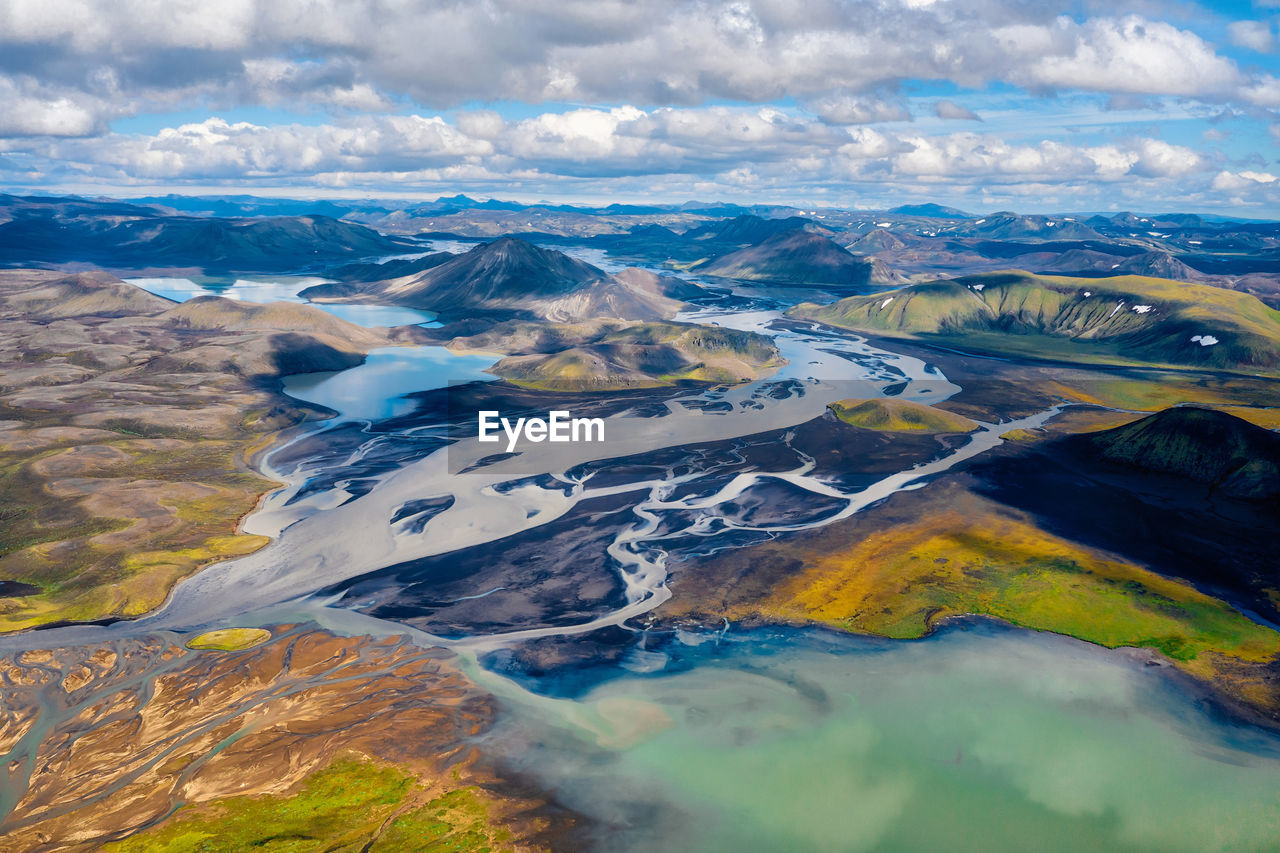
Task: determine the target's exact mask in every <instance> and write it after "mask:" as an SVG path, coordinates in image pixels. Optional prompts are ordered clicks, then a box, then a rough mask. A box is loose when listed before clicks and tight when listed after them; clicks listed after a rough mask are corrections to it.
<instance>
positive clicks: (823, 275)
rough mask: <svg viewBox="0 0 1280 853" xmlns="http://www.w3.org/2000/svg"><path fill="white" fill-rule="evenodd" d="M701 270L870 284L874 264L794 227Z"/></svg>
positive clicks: (803, 282) (845, 284) (813, 281)
mask: <svg viewBox="0 0 1280 853" xmlns="http://www.w3.org/2000/svg"><path fill="white" fill-rule="evenodd" d="M696 269H697V271H698V272H700V273H707V274H709V275H719V276H724V277H726V278H741V279H749V280H753V281H772V282H779V283H782V284H794V285H801V286H805V285H808V286H828V285H836V286H839V287H842V288H857V287H864V286H866V285H867V284H868V283H869V282H870V280H871V264H870V263H869V262H867V261H866V260H865V259H863V258H859V257H857V256H855V255H852V254H850V253H849V252H848V251H846V250H845V249H843V248H841V247H840V246H838V245H836V244H835V243H834V242H832V241H831V240H828V239H827V238H826V237H823V236H822V235H820V234H814V233H812V232H810V231H804V230H802V229H799V228H793V229H791V230H790V231H783V232H781V233H779V234H774V235H773V236H772V237H769V238H768V239H766V240H764V241H762V242H760V243H759V244H757V245H755V246H750V247H748V248H745V249H739V250H738V251H736V252H730V253H729V254H727V255H721V256H720V257H718V258H714V259H712V260H711V261H709V262H708V263H706V264H703V265H700V266H698V267H696Z"/></svg>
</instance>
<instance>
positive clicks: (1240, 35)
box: [1227, 21, 1276, 53]
mask: <svg viewBox="0 0 1280 853" xmlns="http://www.w3.org/2000/svg"><path fill="white" fill-rule="evenodd" d="M1227 35H1228V36H1230V37H1231V43H1232V44H1235V45H1238V46H1240V47H1247V48H1249V49H1250V50H1256V51H1258V52H1259V53H1269V52H1270V51H1271V49H1272V48H1274V47H1275V44H1276V40H1275V36H1274V35H1273V34H1272V32H1271V25H1270V24H1269V23H1267V22H1266V21H1232V22H1231V23H1230V24H1227Z"/></svg>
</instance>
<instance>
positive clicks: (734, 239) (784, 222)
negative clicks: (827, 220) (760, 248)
mask: <svg viewBox="0 0 1280 853" xmlns="http://www.w3.org/2000/svg"><path fill="white" fill-rule="evenodd" d="M813 227H817V223H815V222H814V221H813V220H812V219H805V218H804V217H802V216H788V217H787V218H785V219H762V218H761V217H759V216H754V215H752V214H749V213H748V214H743V215H741V216H735V217H734V218H733V219H724V220H721V221H719V222H711V223H708V224H706V225H701V226H699V227H697V228H694V229H692V230H690V231H686V232H685V235H684V236H685V239H687V240H709V241H711V242H715V243H736V244H739V245H747V244H755V243H759V242H761V241H763V240H767V239H768V238H770V237H772V236H774V235H775V234H781V233H782V232H784V231H793V230H796V229H807V228H813Z"/></svg>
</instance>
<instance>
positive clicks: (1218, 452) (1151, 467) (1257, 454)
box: [1075, 406, 1280, 499]
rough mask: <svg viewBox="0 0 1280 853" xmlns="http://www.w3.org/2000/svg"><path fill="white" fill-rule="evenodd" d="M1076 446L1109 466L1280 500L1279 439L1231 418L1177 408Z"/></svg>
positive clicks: (1085, 438) (1233, 493)
mask: <svg viewBox="0 0 1280 853" xmlns="http://www.w3.org/2000/svg"><path fill="white" fill-rule="evenodd" d="M1075 441H1077V442H1078V443H1079V445H1080V446H1081V447H1083V448H1085V449H1086V450H1088V451H1092V452H1094V453H1097V454H1098V455H1100V456H1101V457H1102V458H1104V459H1106V460H1108V461H1110V462H1115V463H1118V464H1121V465H1125V466H1128V467H1132V468H1139V469H1142V470H1144V471H1151V472H1154V473H1160V474H1173V475H1177V476H1181V477H1186V478H1188V479H1192V480H1196V481H1198V482H1203V483H1210V484H1212V485H1213V486H1214V487H1215V489H1216V490H1218V491H1220V492H1222V493H1224V494H1228V495H1231V496H1234V497H1241V498H1250V499H1267V498H1271V499H1274V498H1276V497H1280V435H1277V434H1275V433H1273V432H1271V431H1270V430H1265V429H1263V428H1261V427H1257V426H1254V425H1253V424H1251V423H1249V422H1248V421H1244V420H1241V419H1240V418H1237V417H1235V416H1234V415H1229V414H1227V413H1226V412H1218V411H1214V410H1211V409H1200V408H1195V407H1192V406H1178V407H1175V408H1172V409H1165V410H1164V411H1162V412H1157V413H1156V414H1154V415H1150V416H1148V417H1145V418H1143V419H1141V420H1138V421H1134V422H1133V423H1131V424H1126V425H1124V426H1121V427H1116V428H1115V429H1109V430H1106V431H1104V432H1100V433H1095V434H1092V435H1088V436H1082V437H1080V438H1079V439H1075Z"/></svg>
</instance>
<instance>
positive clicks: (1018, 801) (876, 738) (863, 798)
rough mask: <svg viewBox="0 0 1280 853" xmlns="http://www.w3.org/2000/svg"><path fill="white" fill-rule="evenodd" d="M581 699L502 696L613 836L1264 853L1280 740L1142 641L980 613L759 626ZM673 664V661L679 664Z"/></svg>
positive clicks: (705, 841)
mask: <svg viewBox="0 0 1280 853" xmlns="http://www.w3.org/2000/svg"><path fill="white" fill-rule="evenodd" d="M651 654H655V655H657V656H658V657H659V658H660V659H662V661H663V662H664V663H666V664H667V671H665V672H660V673H658V674H654V675H646V676H637V675H634V674H631V673H626V672H622V671H619V672H618V673H617V674H616V677H614V678H611V679H608V680H605V681H604V682H603V683H601V684H600V685H599V686H597V687H595V688H594V689H591V690H589V691H587V692H586V693H585V694H584V695H582V696H581V697H580V698H578V699H546V698H542V697H537V696H533V695H531V694H527V693H524V692H523V691H521V690H519V689H515V688H512V687H510V686H506V685H504V684H502V683H500V680H499V679H498V677H497V676H494V675H492V674H491V673H484V672H479V673H478V674H476V675H475V677H477V678H478V679H479V680H480V681H481V682H482V683H484V684H485V686H486V687H489V688H490V689H493V690H495V691H496V692H497V693H498V694H499V695H500V697H501V701H502V703H503V708H504V712H505V713H504V714H503V715H502V719H504V721H505V722H504V723H503V724H502V726H501V728H500V729H499V731H498V732H497V733H495V734H494V735H493V736H492V737H491V738H490V739H489V741H488V742H487V743H486V747H487V748H488V749H490V750H494V751H496V752H497V753H498V754H500V755H502V756H503V766H504V768H505V769H506V770H508V771H510V770H516V771H519V772H521V773H523V774H528V775H529V776H530V777H531V778H532V779H533V780H535V781H537V782H538V783H540V784H542V785H545V786H547V787H548V788H550V789H551V790H554V791H557V792H559V796H560V799H561V802H562V803H563V804H564V805H567V806H569V807H571V808H573V809H575V810H578V811H580V812H582V813H584V814H586V815H588V816H590V817H592V818H593V819H595V820H596V821H599V822H600V824H601V826H602V827H603V829H601V830H600V831H598V832H596V833H594V834H593V835H592V837H591V838H589V839H584V841H590V842H591V843H592V846H596V847H598V848H599V849H607V850H700V851H701V850H705V851H755V850H761V851H765V850H788V851H806V850H813V851H827V850H832V851H835V850H840V851H844V850H929V849H933V850H973V851H987V850H1037V851H1042V850H1063V851H1075V850H1187V851H1203V850H1223V849H1238V850H1263V849H1275V845H1276V842H1277V841H1280V796H1278V795H1277V791H1280V738H1276V737H1274V736H1271V735H1266V734H1261V733H1259V732H1257V731H1254V730H1250V729H1247V728H1242V727H1239V726H1236V725H1234V724H1231V723H1228V722H1224V721H1222V720H1218V719H1214V718H1212V717H1210V716H1208V715H1207V714H1206V713H1205V712H1204V711H1202V710H1201V709H1199V708H1198V707H1196V705H1195V704H1194V702H1193V701H1192V699H1191V698H1190V697H1189V696H1188V694H1186V693H1185V692H1183V691H1181V690H1179V689H1177V687H1176V686H1175V685H1173V684H1171V683H1170V681H1169V679H1167V678H1166V677H1165V675H1164V673H1163V670H1162V669H1161V668H1159V667H1146V666H1144V665H1143V664H1142V662H1141V661H1139V660H1138V659H1137V658H1136V656H1132V657H1131V656H1126V655H1124V654H1123V653H1117V652H1112V651H1107V650H1104V649H1101V648H1098V647H1095V646H1090V645H1088V644H1085V643H1081V642H1077V641H1074V640H1069V639H1066V638H1063V637H1056V636H1053V635H1043V634H1035V633H1032V632H1028V631H1021V630H1017V629H1013V628H1005V627H1000V626H997V625H993V624H991V623H985V622H978V623H975V624H973V625H972V626H970V627H969V629H968V630H964V631H962V630H956V629H949V630H947V631H944V632H943V633H941V634H939V635H937V636H935V637H933V638H930V639H928V640H924V641H918V642H886V641H878V640H866V639H860V638H854V637H843V636H839V635H833V634H831V633H828V632H825V631H816V630H815V631H773V632H766V631H754V632H750V633H748V634H745V635H741V636H734V635H732V634H731V635H729V636H728V637H726V638H725V639H723V640H713V641H711V642H709V643H704V644H703V645H700V646H698V647H696V648H692V649H690V648H686V647H681V645H680V644H679V643H674V644H668V645H667V646H666V647H665V648H660V649H659V650H658V651H655V652H651ZM668 658H669V660H668Z"/></svg>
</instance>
